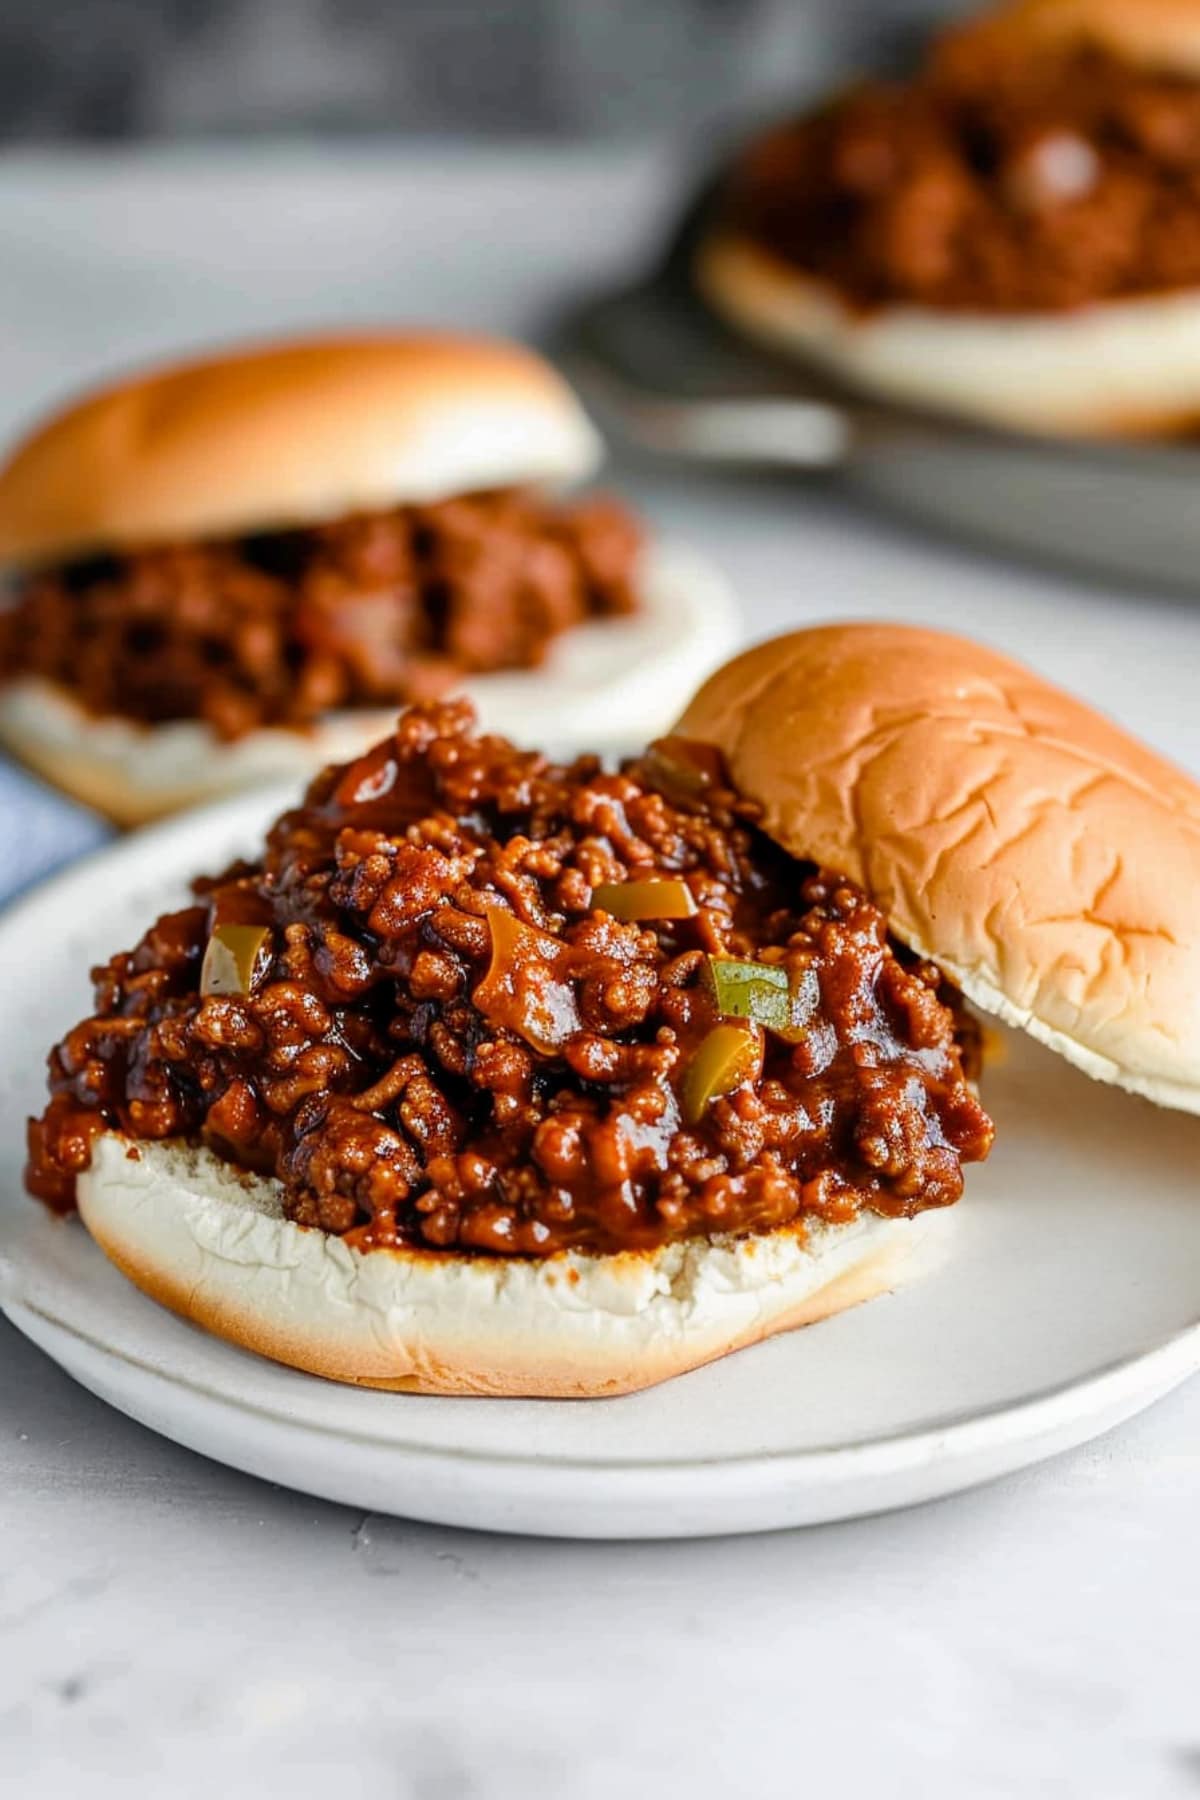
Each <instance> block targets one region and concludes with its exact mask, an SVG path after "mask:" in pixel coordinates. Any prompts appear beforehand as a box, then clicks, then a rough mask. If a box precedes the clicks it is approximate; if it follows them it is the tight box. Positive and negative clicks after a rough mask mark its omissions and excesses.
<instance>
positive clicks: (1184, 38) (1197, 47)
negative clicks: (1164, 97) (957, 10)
mask: <svg viewBox="0 0 1200 1800" xmlns="http://www.w3.org/2000/svg"><path fill="white" fill-rule="evenodd" d="M956 35H959V36H963V35H969V36H971V37H973V38H975V39H976V40H978V39H980V38H986V39H988V40H990V41H992V42H994V43H996V44H997V45H1002V46H1004V47H1011V48H1013V49H1014V50H1024V49H1026V48H1028V49H1029V50H1031V51H1036V50H1038V49H1042V48H1046V47H1053V46H1057V45H1066V44H1073V43H1088V44H1095V45H1097V46H1099V48H1101V49H1103V50H1108V51H1110V52H1111V53H1112V54H1113V55H1114V56H1120V57H1124V58H1125V59H1126V60H1127V61H1128V62H1136V63H1144V64H1148V65H1150V66H1151V67H1154V68H1158V69H1168V70H1172V71H1174V72H1176V73H1178V74H1182V75H1197V76H1200V5H1197V0H1011V4H1010V5H1007V6H1001V7H998V8H997V9H996V11H995V12H993V13H986V14H984V16H983V17H982V18H980V19H977V20H971V21H969V22H968V23H967V24H966V25H964V26H962V27H960V29H959V32H958V33H957V34H956Z"/></svg>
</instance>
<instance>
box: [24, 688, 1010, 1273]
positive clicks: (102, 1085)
mask: <svg viewBox="0 0 1200 1800" xmlns="http://www.w3.org/2000/svg"><path fill="white" fill-rule="evenodd" d="M634 881H636V882H637V883H638V886H637V887H636V888H635V887H633V886H631V885H630V884H631V883H633V882H634ZM648 882H655V883H662V884H664V885H662V886H661V887H649V888H648V887H647V886H646V885H645V884H646V883H648ZM598 893H599V894H601V895H603V896H606V897H607V900H608V906H609V909H610V910H601V909H600V908H599V907H598V906H597V904H596V900H595V895H596V894H598ZM648 909H649V910H664V911H667V912H673V913H674V914H676V915H681V916H672V917H666V918H662V917H660V918H648V917H645V916H635V917H620V916H614V915H617V914H622V913H628V912H633V913H634V914H637V915H644V914H645V912H646V911H647V910H648ZM235 926H250V927H253V928H256V929H254V930H251V931H250V932H249V933H247V932H244V931H243V932H242V933H241V934H240V935H239V934H238V933H237V932H236V931H231V929H230V928H231V927H235ZM214 933H216V935H217V938H218V939H219V940H222V941H223V942H225V943H234V942H237V943H240V944H242V945H243V946H245V945H247V944H248V945H249V946H250V948H251V951H252V954H251V955H249V956H247V957H244V958H243V964H244V966H243V967H242V968H241V971H240V974H239V973H238V972H237V971H234V973H233V974H232V975H228V971H227V975H228V980H229V981H232V984H233V988H234V991H232V992H231V991H221V992H209V993H207V994H205V993H202V992H201V987H202V985H206V986H209V987H211V986H212V984H213V981H214V979H215V977H214V976H213V975H212V973H211V971H212V969H213V968H215V967H216V965H215V964H214V963H213V962H212V960H211V957H210V959H209V961H208V962H207V963H206V961H205V957H206V948H207V947H208V945H209V943H210V939H211V938H212V937H213V934H214ZM750 962H753V963H756V964H763V963H765V964H770V965H772V967H773V971H774V972H773V973H772V974H771V975H770V982H771V983H772V984H773V985H771V986H770V987H769V997H770V1001H771V1005H772V1006H775V1005H776V1002H777V1001H778V1002H779V1003H780V1004H783V1005H784V1006H785V1008H786V1016H785V1014H784V1013H780V1012H778V1010H776V1011H775V1012H769V1011H763V1001H762V993H764V992H768V989H767V988H764V987H763V985H762V983H763V982H766V981H767V977H762V981H760V979H759V977H760V974H761V971H760V970H756V969H749V970H747V969H746V968H745V965H746V964H747V963H750ZM230 967H231V968H232V964H231V965H230ZM202 971H208V972H207V973H205V974H204V977H203V981H202ZM714 971H715V972H716V979H714ZM747 977H748V978H749V981H750V986H751V988H752V989H753V996H752V998H753V1004H752V1005H751V1007H750V1009H749V1016H737V1017H731V1016H729V1010H728V1009H729V1007H730V1006H731V1005H732V1006H734V1009H735V1011H736V1009H737V1003H736V994H737V993H741V992H742V991H743V988H738V987H731V986H729V982H730V981H731V980H732V981H735V982H736V981H742V982H743V983H744V981H745V979H746V978H747ZM722 978H723V979H725V981H726V985H725V987H722V986H721V985H720V981H721V979H722ZM95 982H96V988H95V996H96V997H95V1014H94V1016H93V1017H92V1018H90V1019H87V1020H85V1021H84V1022H83V1023H81V1024H80V1025H78V1026H77V1027H76V1028H75V1029H74V1030H73V1031H71V1032H70V1033H68V1035H67V1036H66V1038H65V1039H64V1040H63V1042H62V1043H61V1044H60V1045H58V1046H57V1048H56V1049H55V1050H54V1051H53V1052H52V1055H51V1058H50V1088H51V1096H52V1097H51V1100H50V1104H49V1106H48V1108H47V1111H46V1113H45V1115H44V1116H43V1118H42V1119H40V1120H37V1121H34V1122H32V1123H31V1127H30V1165H29V1185H30V1187H31V1189H32V1191H33V1192H34V1193H36V1194H38V1195H40V1196H41V1197H42V1198H43V1199H44V1200H46V1201H47V1202H48V1203H49V1204H50V1205H51V1206H53V1207H55V1208H58V1209H62V1210H65V1209H68V1208H69V1207H70V1205H71V1203H72V1196H73V1185H74V1177H75V1175H76V1174H77V1172H78V1171H79V1170H81V1169H82V1168H84V1167H86V1165H87V1162H88V1158H89V1154H90V1144H91V1142H92V1140H93V1138H94V1136H95V1135H96V1133H98V1132H99V1131H101V1130H104V1129H106V1128H108V1127H116V1128H119V1129H120V1130H122V1131H125V1132H127V1133H129V1134H131V1135H132V1136H134V1137H141V1138H179V1137H186V1138H191V1139H198V1140H201V1141H203V1142H204V1143H206V1144H208V1145H210V1146H211V1147H212V1148H213V1149H214V1150H215V1151H217V1152H218V1153H220V1154H221V1155H223V1156H226V1157H229V1158H231V1159H233V1160H234V1161H235V1162H237V1163H238V1164H240V1165H242V1166H244V1167H247V1168H254V1169H257V1170H262V1171H266V1172H269V1173H273V1174H275V1175H277V1176H278V1177H279V1178H280V1180H281V1181H282V1183H283V1184H284V1190H285V1205H286V1209H287V1212H288V1214H289V1216H290V1217H291V1218H293V1219H295V1220H297V1221H298V1222H299V1223H301V1224H303V1225H308V1226H315V1227H319V1228H320V1229H323V1230H325V1231H329V1232H335V1233H339V1234H343V1235H346V1236H348V1237H349V1238H350V1240H351V1241H352V1242H354V1243H356V1244H357V1245H359V1246H360V1247H362V1248H370V1247H373V1246H377V1245H391V1244H396V1243H404V1244H412V1245H422V1246H426V1247H428V1248H430V1249H432V1250H450V1249H454V1250H467V1251H476V1252H482V1253H509V1254H511V1253H520V1254H526V1255H545V1254H548V1253H550V1252H553V1251H555V1250H558V1249H561V1248H564V1247H568V1246H573V1247H578V1248H583V1249H587V1250H592V1251H615V1250H623V1249H629V1248H641V1247H649V1246H653V1245H657V1244H660V1243H662V1242H664V1241H666V1240H669V1239H673V1238H680V1237H688V1236H695V1235H704V1234H708V1233H715V1232H720V1233H750V1232H761V1231H766V1230H770V1229H772V1228H774V1227H777V1226H781V1225H784V1224H788V1223H791V1222H793V1221H801V1220H803V1219H804V1218H806V1217H810V1216H811V1217H819V1218H821V1219H826V1220H833V1221H837V1220H845V1219H848V1218H850V1217H852V1216H853V1215H854V1214H855V1213H856V1212H857V1211H858V1209H859V1208H861V1207H868V1208H871V1209H873V1210H875V1211H877V1212H880V1213H886V1214H910V1213H915V1212H918V1211H920V1210H921V1209H922V1208H925V1207H933V1206H944V1205H947V1204H948V1203H950V1202H952V1201H954V1200H957V1199H958V1197H959V1194H960V1193H961V1191H962V1179H963V1177H962V1165H963V1164H964V1163H965V1162H971V1161H974V1160H978V1159H979V1158H981V1157H983V1156H985V1155H986V1154H987V1151H988V1149H989V1147H990V1143H991V1137H992V1127H991V1124H990V1121H989V1120H988V1119H987V1117H986V1115H985V1114H984V1113H983V1112H982V1110H981V1108H980V1106H979V1104H978V1102H977V1101H976V1100H975V1098H974V1096H973V1093H972V1091H971V1089H970V1087H969V1086H968V1084H967V1081H966V1079H965V1078H964V1059H965V1060H966V1061H967V1063H968V1064H969V1065H970V1066H969V1067H968V1069H967V1070H966V1073H971V1072H973V1059H974V1055H975V1048H974V1046H975V1038H974V1033H973V1029H972V1027H971V1025H970V1022H969V1021H968V1020H967V1019H966V1017H965V1015H964V1014H963V1013H962V1011H961V1008H960V1007H959V1006H958V1004H957V1002H956V1000H955V998H954V996H953V995H951V994H949V993H948V992H947V991H946V990H945V989H944V988H943V987H942V986H941V984H940V982H939V977H938V975H937V973H936V971H934V970H933V969H932V968H930V967H929V966H928V965H922V964H918V963H915V962H914V961H913V960H912V959H911V958H909V957H907V956H905V955H904V954H903V953H902V952H898V951H897V950H896V948H895V947H894V946H892V945H891V944H890V943H889V940H888V936H887V930H886V926H885V922H884V919H883V917H882V915H881V914H880V913H879V911H878V910H877V909H876V908H875V907H874V906H873V905H872V904H871V903H870V902H869V901H868V900H867V898H866V897H865V896H864V895H863V894H862V893H861V892H859V891H858V890H857V889H855V888H854V887H852V886H851V885H850V884H848V883H847V882H845V881H843V880H842V879H841V878H840V877H838V876H837V875H836V874H830V873H827V872H821V871H815V870H814V869H813V868H812V867H811V866H810V865H803V864H800V863H797V862H796V861H794V860H793V859H792V858H790V857H789V856H787V855H786V854H785V853H784V852H782V851H781V850H779V849H778V848H777V847H776V846H774V845H773V844H772V843H771V842H770V841H769V840H767V839H766V838H765V837H764V836H763V835H762V834H761V833H760V832H759V831H758V830H757V829H756V826H755V824H754V814H753V809H752V808H751V807H749V806H748V805H747V804H746V803H744V802H742V801H739V800H738V799H736V798H735V796H734V795H733V794H732V793H731V792H730V791H729V790H728V788H727V787H726V786H725V782H724V775H723V771H722V769H721V767H720V763H719V759H718V758H717V757H716V756H715V753H714V752H712V751H711V750H707V749H705V748H704V747H702V746H696V745H689V744H686V743H682V742H680V741H679V740H666V741H665V742H664V743H663V744H661V745H659V746H657V747H655V749H654V750H652V751H651V752H650V753H648V754H647V756H646V757H645V758H644V759H643V760H642V761H641V762H635V763H631V764H629V765H627V766H626V767H625V768H624V769H623V770H622V771H621V772H620V773H616V774H611V773H604V772H603V771H602V769H601V767H600V765H599V764H598V762H597V761H596V760H594V759H581V760H579V761H577V762H575V763H573V764H572V765H570V766H569V767H558V766H554V765H552V764H550V763H548V762H547V761H546V760H545V759H544V758H543V757H541V756H539V755H536V754H532V753H526V752H520V751H517V750H515V749H514V748H513V747H512V746H511V745H509V744H508V743H506V742H505V741H503V740H501V739H496V738H478V737H476V736H475V735H474V732H473V721H472V717H471V713H470V709H469V708H468V707H467V706H466V704H465V703H461V702H460V703H453V704H449V705H442V706H436V707H425V708H414V709H412V710H410V711H409V712H407V713H406V714H404V715H403V716H402V717H401V719H400V722H399V725H398V728H397V731H396V734H395V737H394V739H392V740H389V741H388V742H386V743H384V744H382V745H380V746H379V747H378V748H377V749H376V750H374V751H372V752H371V753H370V754H369V755H367V756H365V757H363V758H362V759H360V760H359V761H358V762H356V763H353V764H351V765H349V766H348V767H346V768H344V769H334V770H330V771H326V772H325V773H324V774H323V775H322V776H320V777H319V778H318V779H317V781H316V782H315V783H314V784H313V786H312V788H311V789H310V790H309V793H308V796H307V798H306V801H305V803H304V805H303V806H302V807H301V808H300V809H298V810H297V811H294V812H291V813H288V814H286V815H285V816H284V817H283V818H282V819H280V820H279V821H278V822H277V824H276V825H275V826H274V828H273V829H272V831H271V833H270V835H269V838H268V842H267V847H266V851H265V854H264V856H263V858H262V861H261V862H258V863H254V864H250V865H244V866H238V867H235V868H234V869H232V870H230V871H228V872H227V873H226V874H225V875H223V876H222V877H220V878H218V879H217V880H214V881H205V882H201V883H198V884H197V898H196V902H195V904H194V905H192V906H190V907H188V908H186V909H185V910H184V911H182V912H179V913H175V914H171V915H168V916H167V917H165V918H163V919H160V920H159V921H158V923H157V924H156V925H154V926H153V927H152V928H151V929H150V931H148V932H147V934H146V935H145V937H144V938H143V939H142V941H141V943H140V944H139V945H138V946H137V947H136V949H134V950H133V951H132V952H129V953H128V954H122V955H118V956H115V957H114V958H113V959H112V961H111V962H109V963H108V964H107V965H105V966H104V967H103V968H101V969H99V970H97V971H96V972H95ZM239 984H240V985H241V987H242V988H243V989H244V991H237V990H238V987H239ZM218 985H220V984H219V983H218ZM731 995H733V996H734V997H735V998H734V999H733V1000H731ZM723 1006H724V1007H725V1009H726V1011H725V1016H722V1007H723ZM768 1017H769V1018H771V1019H772V1020H773V1021H774V1023H775V1024H776V1025H780V1021H781V1020H782V1021H783V1024H782V1025H780V1029H775V1028H773V1026H772V1025H771V1024H764V1023H763V1022H762V1020H763V1019H764V1018H768Z"/></svg>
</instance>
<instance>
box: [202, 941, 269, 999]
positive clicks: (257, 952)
mask: <svg viewBox="0 0 1200 1800" xmlns="http://www.w3.org/2000/svg"><path fill="white" fill-rule="evenodd" d="M270 941H271V933H270V929H269V928H268V927H267V926H266V925H217V926H214V928H213V934H212V936H211V937H210V938H209V940H208V948H207V949H206V950H205V952H204V962H203V964H202V966H201V969H200V992H201V994H203V995H204V996H205V997H208V996H209V995H216V994H239V995H245V994H249V993H251V992H252V991H253V988H254V984H255V981H256V980H258V979H259V978H260V977H261V975H262V972H263V969H264V966H265V963H266V956H265V952H266V950H267V948H268V946H269V945H270Z"/></svg>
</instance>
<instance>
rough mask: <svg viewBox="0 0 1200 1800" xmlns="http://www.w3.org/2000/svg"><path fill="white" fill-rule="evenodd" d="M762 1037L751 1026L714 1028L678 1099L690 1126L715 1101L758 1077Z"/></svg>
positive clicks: (686, 1072)
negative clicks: (744, 1082) (755, 1075)
mask: <svg viewBox="0 0 1200 1800" xmlns="http://www.w3.org/2000/svg"><path fill="white" fill-rule="evenodd" d="M761 1056H762V1034H761V1033H760V1032H759V1031H756V1030H755V1029H754V1027H753V1026H749V1025H714V1026H713V1028H712V1030H711V1031H710V1032H709V1033H708V1036H707V1037H705V1038H704V1039H703V1040H702V1042H701V1044H700V1047H699V1049H698V1050H697V1051H696V1054H695V1055H694V1056H693V1057H692V1060H691V1062H689V1064H688V1065H687V1068H686V1069H685V1070H684V1072H683V1081H682V1083H681V1085H680V1090H679V1098H680V1103H681V1105H682V1107H683V1116H684V1118H685V1119H686V1120H687V1122H688V1124H689V1125H698V1124H699V1123H700V1121H701V1119H702V1118H703V1117H704V1115H705V1113H706V1112H707V1111H708V1109H709V1107H710V1106H711V1105H712V1102H713V1101H714V1100H719V1099H720V1097H721V1095H722V1094H730V1093H732V1092H733V1090H734V1088H737V1087H741V1085H742V1083H743V1081H749V1080H750V1079H751V1077H752V1076H753V1075H754V1074H755V1073H756V1071H757V1069H758V1066H759V1062H760V1059H761Z"/></svg>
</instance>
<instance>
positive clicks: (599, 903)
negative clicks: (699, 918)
mask: <svg viewBox="0 0 1200 1800" xmlns="http://www.w3.org/2000/svg"><path fill="white" fill-rule="evenodd" d="M592 905H593V906H594V907H598V908H599V910H600V911H601V912H606V913H609V914H611V916H612V917H613V918H614V919H624V920H627V921H630V922H632V921H635V920H639V919H692V918H694V917H695V916H696V913H697V911H698V910H699V909H698V908H697V906H696V900H695V896H694V895H693V893H692V890H691V888H690V887H689V886H688V884H687V882H686V881H674V880H670V881H602V882H601V883H600V885H599V887H594V888H593V889H592Z"/></svg>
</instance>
